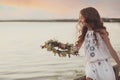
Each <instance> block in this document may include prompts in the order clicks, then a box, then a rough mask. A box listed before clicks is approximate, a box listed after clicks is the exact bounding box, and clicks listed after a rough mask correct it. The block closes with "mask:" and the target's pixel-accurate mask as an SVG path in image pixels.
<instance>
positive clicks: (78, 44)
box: [59, 40, 83, 52]
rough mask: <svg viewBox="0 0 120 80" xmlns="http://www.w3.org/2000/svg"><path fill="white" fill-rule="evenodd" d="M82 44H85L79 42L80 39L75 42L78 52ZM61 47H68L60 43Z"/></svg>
mask: <svg viewBox="0 0 120 80" xmlns="http://www.w3.org/2000/svg"><path fill="white" fill-rule="evenodd" d="M82 44H83V42H79V41H78V40H77V41H76V42H75V44H74V49H75V50H76V51H77V52H79V49H80V48H81V46H82ZM59 47H60V48H61V49H65V48H66V46H65V44H63V43H60V44H59Z"/></svg>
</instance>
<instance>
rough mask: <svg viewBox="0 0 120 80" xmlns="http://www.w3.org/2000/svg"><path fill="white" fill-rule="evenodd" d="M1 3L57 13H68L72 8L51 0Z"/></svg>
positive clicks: (8, 0)
mask: <svg viewBox="0 0 120 80" xmlns="http://www.w3.org/2000/svg"><path fill="white" fill-rule="evenodd" d="M0 4H1V5H4V6H11V7H16V8H28V9H35V10H43V11H46V12H51V13H55V14H56V13H57V14H67V13H68V12H70V11H71V8H70V7H68V6H67V5H64V4H62V3H60V2H58V1H50V0H1V1H0Z"/></svg>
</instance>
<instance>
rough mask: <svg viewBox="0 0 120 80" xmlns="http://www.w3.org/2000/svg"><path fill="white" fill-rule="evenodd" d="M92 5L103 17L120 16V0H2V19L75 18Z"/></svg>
mask: <svg viewBox="0 0 120 80" xmlns="http://www.w3.org/2000/svg"><path fill="white" fill-rule="evenodd" d="M90 6H91V7H95V8H96V9H97V10H98V12H99V13H100V15H101V17H110V18H111V17H113V18H120V0H0V20H3V19H63V18H67V19H72V18H74V19H75V18H78V16H79V11H80V10H81V9H82V8H85V7H90Z"/></svg>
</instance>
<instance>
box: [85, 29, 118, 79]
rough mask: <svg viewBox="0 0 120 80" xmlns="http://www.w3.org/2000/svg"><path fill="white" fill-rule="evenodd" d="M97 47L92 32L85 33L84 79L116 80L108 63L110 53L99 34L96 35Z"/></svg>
mask: <svg viewBox="0 0 120 80" xmlns="http://www.w3.org/2000/svg"><path fill="white" fill-rule="evenodd" d="M96 37H97V40H98V44H99V46H97V45H96V40H95V37H94V35H93V31H87V33H86V36H85V45H84V47H85V56H86V61H87V64H86V69H85V72H86V77H89V78H92V79H93V80H116V79H115V75H114V71H113V68H112V66H111V64H110V62H109V57H110V53H109V50H108V49H107V46H106V44H105V43H104V41H103V40H102V38H101V36H100V35H99V33H96Z"/></svg>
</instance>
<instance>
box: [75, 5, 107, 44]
mask: <svg viewBox="0 0 120 80" xmlns="http://www.w3.org/2000/svg"><path fill="white" fill-rule="evenodd" d="M80 14H81V15H82V16H83V17H84V18H85V23H86V25H84V26H81V25H80V24H81V21H80V18H79V20H78V25H79V26H80V28H81V30H80V31H79V32H80V33H81V35H79V37H78V41H77V42H76V46H78V45H79V44H80V43H81V42H83V41H84V38H85V35H86V32H87V30H88V28H87V27H88V25H89V26H90V27H91V29H92V30H93V31H94V33H93V34H94V36H95V40H96V42H97V43H98V41H97V37H96V32H98V33H101V32H100V31H101V30H102V29H104V30H106V28H105V26H104V25H103V21H102V19H101V17H100V15H99V13H98V11H97V10H96V9H95V8H93V7H87V8H83V9H82V10H81V11H80Z"/></svg>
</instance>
